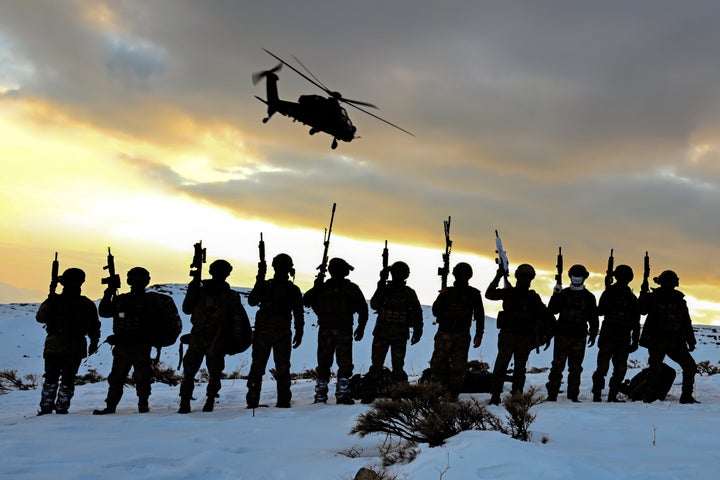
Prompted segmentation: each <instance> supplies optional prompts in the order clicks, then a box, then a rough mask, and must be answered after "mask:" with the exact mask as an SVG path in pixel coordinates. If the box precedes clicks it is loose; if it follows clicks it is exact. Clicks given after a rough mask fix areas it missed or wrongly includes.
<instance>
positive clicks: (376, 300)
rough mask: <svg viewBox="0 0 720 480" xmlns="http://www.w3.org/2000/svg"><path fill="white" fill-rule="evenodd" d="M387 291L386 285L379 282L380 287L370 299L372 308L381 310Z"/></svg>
mask: <svg viewBox="0 0 720 480" xmlns="http://www.w3.org/2000/svg"><path fill="white" fill-rule="evenodd" d="M384 292H385V287H384V285H382V286H381V285H380V284H378V287H377V288H376V289H375V293H373V296H372V298H371V299H370V308H372V309H373V310H379V309H380V307H381V306H382V301H383V296H384Z"/></svg>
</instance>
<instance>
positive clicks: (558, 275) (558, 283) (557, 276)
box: [553, 247, 563, 293]
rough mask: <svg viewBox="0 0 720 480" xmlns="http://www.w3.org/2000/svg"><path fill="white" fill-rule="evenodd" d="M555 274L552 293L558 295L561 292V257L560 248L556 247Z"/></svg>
mask: <svg viewBox="0 0 720 480" xmlns="http://www.w3.org/2000/svg"><path fill="white" fill-rule="evenodd" d="M555 268H557V273H556V274H555V287H554V288H553V292H554V293H558V292H560V291H561V290H562V274H563V256H562V247H558V255H557V263H556V264H555Z"/></svg>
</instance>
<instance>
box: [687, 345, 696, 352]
mask: <svg viewBox="0 0 720 480" xmlns="http://www.w3.org/2000/svg"><path fill="white" fill-rule="evenodd" d="M693 350H695V344H694V343H689V344H688V351H689V352H692V351H693Z"/></svg>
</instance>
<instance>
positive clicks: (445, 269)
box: [438, 217, 452, 292]
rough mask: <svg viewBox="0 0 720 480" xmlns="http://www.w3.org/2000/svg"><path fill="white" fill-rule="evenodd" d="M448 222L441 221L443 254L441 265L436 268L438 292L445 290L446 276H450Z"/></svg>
mask: <svg viewBox="0 0 720 480" xmlns="http://www.w3.org/2000/svg"><path fill="white" fill-rule="evenodd" d="M450 220H451V218H450V217H448V219H447V220H443V231H444V232H445V253H443V254H442V261H443V264H442V266H441V267H438V275H440V291H441V292H442V291H443V290H445V289H446V288H447V282H448V275H449V274H450V251H451V250H452V240H450Z"/></svg>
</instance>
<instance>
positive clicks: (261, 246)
mask: <svg viewBox="0 0 720 480" xmlns="http://www.w3.org/2000/svg"><path fill="white" fill-rule="evenodd" d="M258 253H259V256H260V261H259V262H258V273H257V280H265V274H266V273H267V262H266V261H265V240H263V236H262V232H260V241H259V242H258Z"/></svg>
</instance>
